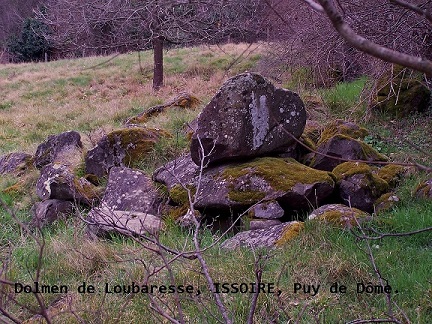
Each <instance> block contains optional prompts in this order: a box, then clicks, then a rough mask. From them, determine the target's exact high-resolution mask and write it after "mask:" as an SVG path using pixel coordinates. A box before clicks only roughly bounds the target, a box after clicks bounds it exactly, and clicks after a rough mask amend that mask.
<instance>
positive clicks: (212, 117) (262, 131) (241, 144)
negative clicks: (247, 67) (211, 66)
mask: <svg viewBox="0 0 432 324" xmlns="http://www.w3.org/2000/svg"><path fill="white" fill-rule="evenodd" d="M305 124H306V111H305V108H304V105H303V102H302V100H301V99H300V97H299V96H298V95H297V94H296V93H294V92H292V91H288V90H285V89H278V88H275V87H274V86H273V85H272V84H271V83H270V82H269V81H268V80H266V79H264V78H263V77H262V76H261V75H259V74H255V73H244V74H240V75H237V76H235V77H233V78H231V79H229V80H228V81H226V82H225V83H224V84H223V85H222V87H221V88H220V90H219V91H218V92H217V94H216V95H215V96H214V97H213V99H212V100H211V101H210V103H209V104H208V105H207V106H206V107H205V108H204V110H203V111H202V113H201V114H200V116H199V118H198V128H197V130H196V132H195V133H194V135H193V137H192V143H191V155H192V160H193V161H194V162H195V163H196V164H197V165H200V163H201V161H203V162H204V164H207V163H212V162H215V161H227V160H234V159H236V160H238V159H239V158H251V157H257V156H262V155H266V154H275V153H285V152H286V151H289V150H290V148H292V146H293V145H295V139H294V137H295V138H299V137H300V136H301V134H302V132H303V129H304V127H305ZM203 157H204V159H203Z"/></svg>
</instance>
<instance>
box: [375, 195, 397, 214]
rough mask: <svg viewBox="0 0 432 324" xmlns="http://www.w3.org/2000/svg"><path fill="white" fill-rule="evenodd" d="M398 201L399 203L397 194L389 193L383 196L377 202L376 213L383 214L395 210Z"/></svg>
mask: <svg viewBox="0 0 432 324" xmlns="http://www.w3.org/2000/svg"><path fill="white" fill-rule="evenodd" d="M398 201H399V199H398V198H397V197H396V196H395V194H394V193H393V192H387V193H385V194H383V195H381V197H379V198H378V199H377V200H376V201H375V203H374V205H375V211H376V212H383V211H387V210H390V209H391V208H393V206H394V205H395V203H396V202H398Z"/></svg>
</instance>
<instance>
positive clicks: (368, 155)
mask: <svg viewBox="0 0 432 324" xmlns="http://www.w3.org/2000/svg"><path fill="white" fill-rule="evenodd" d="M358 142H359V143H360V145H361V148H362V151H363V155H364V157H365V159H366V160H370V161H384V162H385V161H388V159H387V157H385V156H384V155H382V154H381V153H378V152H377V151H376V150H375V149H374V148H373V147H372V146H370V145H368V144H366V143H364V142H362V141H358Z"/></svg>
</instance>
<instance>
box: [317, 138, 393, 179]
mask: <svg viewBox="0 0 432 324" xmlns="http://www.w3.org/2000/svg"><path fill="white" fill-rule="evenodd" d="M317 152H318V153H317V154H316V155H315V157H314V158H313V160H312V163H311V166H312V167H313V168H316V169H319V170H325V171H331V170H333V169H334V168H335V167H336V166H337V165H339V164H341V163H343V162H344V161H347V160H362V161H370V162H371V163H372V162H374V161H387V158H386V157H385V156H384V155H382V154H380V153H378V152H377V151H376V150H375V149H374V148H373V147H371V146H369V145H368V144H366V143H364V142H362V141H359V140H356V139H354V138H352V137H349V136H346V135H342V134H336V135H333V136H331V137H330V138H328V139H326V140H325V141H321V142H320V144H319V145H318V148H317ZM332 157H334V158H332Z"/></svg>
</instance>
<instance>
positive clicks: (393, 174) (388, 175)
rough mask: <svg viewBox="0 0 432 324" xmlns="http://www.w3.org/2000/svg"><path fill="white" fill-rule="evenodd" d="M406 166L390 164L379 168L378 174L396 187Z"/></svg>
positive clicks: (391, 185)
mask: <svg viewBox="0 0 432 324" xmlns="http://www.w3.org/2000/svg"><path fill="white" fill-rule="evenodd" d="M404 172H405V168H404V167H403V166H400V165H395V164H388V165H386V166H384V167H382V168H379V169H378V171H377V172H376V175H377V176H378V177H380V178H381V179H383V180H384V181H386V182H387V183H388V184H389V186H390V187H392V188H394V187H395V186H396V185H397V184H398V183H399V181H400V179H401V177H402V175H403V174H404Z"/></svg>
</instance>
